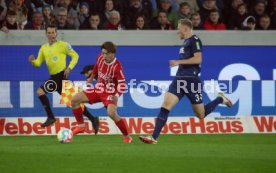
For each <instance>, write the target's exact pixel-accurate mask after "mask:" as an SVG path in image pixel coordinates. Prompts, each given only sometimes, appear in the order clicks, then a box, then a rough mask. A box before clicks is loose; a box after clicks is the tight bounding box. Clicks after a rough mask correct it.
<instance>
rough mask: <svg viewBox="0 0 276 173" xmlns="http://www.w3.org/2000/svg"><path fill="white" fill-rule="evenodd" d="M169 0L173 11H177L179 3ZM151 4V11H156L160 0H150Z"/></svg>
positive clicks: (175, 0)
mask: <svg viewBox="0 0 276 173" xmlns="http://www.w3.org/2000/svg"><path fill="white" fill-rule="evenodd" d="M154 1H155V2H154ZM170 1H171V7H172V9H173V10H174V11H178V9H179V3H177V0H170ZM151 4H153V11H157V10H158V9H160V6H161V0H151Z"/></svg>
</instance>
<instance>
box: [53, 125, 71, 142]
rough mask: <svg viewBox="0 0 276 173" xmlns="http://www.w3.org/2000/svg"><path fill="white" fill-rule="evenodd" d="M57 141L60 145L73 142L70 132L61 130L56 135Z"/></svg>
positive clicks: (64, 129) (65, 129)
mask: <svg viewBox="0 0 276 173" xmlns="http://www.w3.org/2000/svg"><path fill="white" fill-rule="evenodd" d="M57 139H58V141H59V142H60V143H70V142H71V141H72V140H73V132H72V130H70V129H67V128H62V129H61V130H60V131H59V132H58V134H57Z"/></svg>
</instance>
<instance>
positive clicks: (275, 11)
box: [271, 0, 276, 29]
mask: <svg viewBox="0 0 276 173" xmlns="http://www.w3.org/2000/svg"><path fill="white" fill-rule="evenodd" d="M271 6H272V11H271V26H272V29H276V0H271Z"/></svg>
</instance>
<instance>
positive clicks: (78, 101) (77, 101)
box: [71, 94, 81, 108]
mask: <svg viewBox="0 0 276 173" xmlns="http://www.w3.org/2000/svg"><path fill="white" fill-rule="evenodd" d="M80 104H81V99H80V97H79V96H78V95H77V94H76V95H75V96H74V97H73V98H72V100H71V105H72V107H73V108H74V107H76V106H79V105H80Z"/></svg>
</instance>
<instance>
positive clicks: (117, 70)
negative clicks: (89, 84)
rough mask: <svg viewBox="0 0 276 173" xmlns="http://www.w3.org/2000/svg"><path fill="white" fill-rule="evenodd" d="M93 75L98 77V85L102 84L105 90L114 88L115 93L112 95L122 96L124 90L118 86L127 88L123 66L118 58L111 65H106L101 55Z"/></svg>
mask: <svg viewBox="0 0 276 173" xmlns="http://www.w3.org/2000/svg"><path fill="white" fill-rule="evenodd" d="M93 74H94V75H95V76H96V75H98V79H97V85H98V84H102V86H104V88H105V89H106V88H109V87H112V88H113V91H114V92H113V91H112V93H118V94H119V95H121V94H122V92H123V90H122V88H120V87H118V85H120V86H125V84H126V80H125V75H124V72H123V67H122V64H121V63H120V61H119V60H118V59H117V58H115V59H114V60H113V61H112V62H111V63H106V62H105V60H104V58H103V55H102V54H100V55H99V56H98V58H97V62H96V64H95V66H94V69H93ZM97 85H96V86H97ZM119 88H120V89H119ZM107 90H108V89H107ZM108 91H109V92H110V91H111V90H108Z"/></svg>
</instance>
